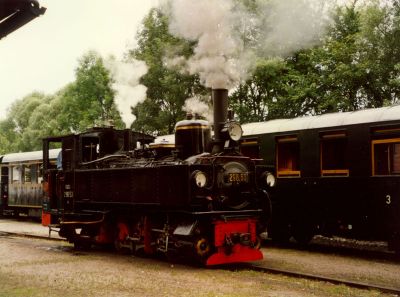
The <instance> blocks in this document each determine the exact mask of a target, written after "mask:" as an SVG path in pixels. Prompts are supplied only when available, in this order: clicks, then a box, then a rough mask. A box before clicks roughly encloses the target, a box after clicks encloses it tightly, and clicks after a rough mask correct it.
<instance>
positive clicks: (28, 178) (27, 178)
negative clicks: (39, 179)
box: [23, 165, 32, 183]
mask: <svg viewBox="0 0 400 297" xmlns="http://www.w3.org/2000/svg"><path fill="white" fill-rule="evenodd" d="M23 172H24V182H25V183H30V182H31V180H32V174H31V167H30V166H29V165H24V171H23Z"/></svg>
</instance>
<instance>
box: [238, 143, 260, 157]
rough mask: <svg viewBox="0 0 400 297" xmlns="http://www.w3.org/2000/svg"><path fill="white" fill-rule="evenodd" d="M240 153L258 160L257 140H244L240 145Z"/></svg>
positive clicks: (258, 146) (258, 147) (258, 148)
mask: <svg viewBox="0 0 400 297" xmlns="http://www.w3.org/2000/svg"><path fill="white" fill-rule="evenodd" d="M240 152H241V153H242V154H243V155H245V156H246V157H249V158H252V159H259V158H260V145H259V143H258V139H257V138H251V139H244V140H243V141H242V143H241V144H240Z"/></svg>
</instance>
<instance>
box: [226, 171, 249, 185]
mask: <svg viewBox="0 0 400 297" xmlns="http://www.w3.org/2000/svg"><path fill="white" fill-rule="evenodd" d="M247 182H249V174H248V173H247V172H242V173H228V183H235V184H239V183H247Z"/></svg>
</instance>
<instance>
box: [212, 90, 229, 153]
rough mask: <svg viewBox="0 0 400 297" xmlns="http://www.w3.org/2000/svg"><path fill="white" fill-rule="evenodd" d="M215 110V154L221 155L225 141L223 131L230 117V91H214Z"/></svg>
mask: <svg viewBox="0 0 400 297" xmlns="http://www.w3.org/2000/svg"><path fill="white" fill-rule="evenodd" d="M212 100H213V106H214V107H213V110H214V147H213V153H219V152H222V150H223V139H222V137H221V130H222V128H223V127H224V124H225V122H226V121H227V117H228V90H227V89H213V90H212Z"/></svg>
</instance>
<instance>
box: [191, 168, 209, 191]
mask: <svg viewBox="0 0 400 297" xmlns="http://www.w3.org/2000/svg"><path fill="white" fill-rule="evenodd" d="M193 179H194V182H195V183H196V186H198V187H199V188H204V187H205V186H206V184H207V176H206V175H205V173H204V172H202V171H200V170H197V171H195V172H193Z"/></svg>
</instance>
